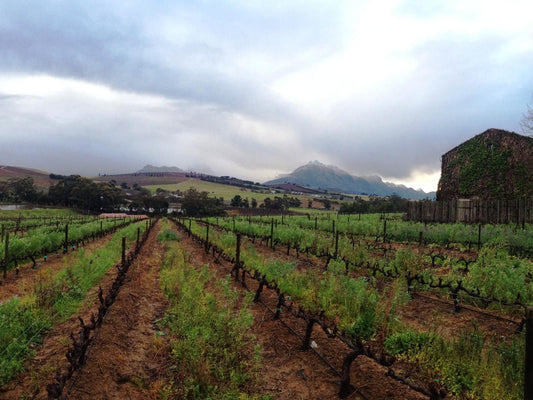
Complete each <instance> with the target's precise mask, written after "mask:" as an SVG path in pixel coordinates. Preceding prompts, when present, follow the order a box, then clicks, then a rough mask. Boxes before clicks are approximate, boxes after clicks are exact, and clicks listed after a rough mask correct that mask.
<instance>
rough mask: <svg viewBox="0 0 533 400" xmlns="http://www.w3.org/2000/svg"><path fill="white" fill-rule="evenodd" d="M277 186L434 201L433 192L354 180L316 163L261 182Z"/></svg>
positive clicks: (375, 179)
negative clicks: (289, 184)
mask: <svg viewBox="0 0 533 400" xmlns="http://www.w3.org/2000/svg"><path fill="white" fill-rule="evenodd" d="M281 183H295V184H298V185H303V186H308V187H312V188H316V189H326V190H330V191H335V192H342V193H353V194H368V195H371V194H375V195H378V196H390V195H391V194H397V195H398V196H401V197H404V198H407V199H425V198H428V197H429V198H433V197H435V193H434V192H430V193H426V192H424V191H422V190H415V189H412V188H409V187H407V186H404V185H396V184H394V183H390V182H384V181H383V180H382V179H381V177H379V176H376V175H375V176H369V177H358V176H353V175H350V174H349V173H348V172H346V171H343V170H342V169H340V168H338V167H335V166H332V165H324V164H322V163H321V162H318V161H311V162H310V163H308V164H306V165H303V166H301V167H298V168H296V169H295V170H294V171H293V172H291V173H290V174H287V175H282V176H280V177H279V178H276V179H273V180H271V181H268V182H265V185H277V184H281Z"/></svg>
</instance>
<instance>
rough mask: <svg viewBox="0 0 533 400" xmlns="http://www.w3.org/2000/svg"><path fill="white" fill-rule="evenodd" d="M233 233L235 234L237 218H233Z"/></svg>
mask: <svg viewBox="0 0 533 400" xmlns="http://www.w3.org/2000/svg"><path fill="white" fill-rule="evenodd" d="M233 233H235V216H233Z"/></svg>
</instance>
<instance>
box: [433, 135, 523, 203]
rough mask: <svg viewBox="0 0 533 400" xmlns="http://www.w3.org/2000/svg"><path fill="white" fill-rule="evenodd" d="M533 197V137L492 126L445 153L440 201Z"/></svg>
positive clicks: (439, 194) (438, 196)
mask: <svg viewBox="0 0 533 400" xmlns="http://www.w3.org/2000/svg"><path fill="white" fill-rule="evenodd" d="M526 197H527V198H531V197H533V138H530V137H527V136H522V135H519V134H517V133H514V132H508V131H504V130H501V129H488V130H486V131H485V132H483V133H481V134H479V135H477V136H474V137H473V138H471V139H469V140H467V141H466V142H464V143H462V144H460V145H459V146H457V147H455V148H453V149H452V150H450V151H449V152H447V153H446V154H444V155H443V156H442V172H441V178H440V181H439V187H438V190H437V200H451V199H458V198H478V199H505V200H512V199H519V198H526Z"/></svg>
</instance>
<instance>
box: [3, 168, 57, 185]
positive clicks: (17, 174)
mask: <svg viewBox="0 0 533 400" xmlns="http://www.w3.org/2000/svg"><path fill="white" fill-rule="evenodd" d="M28 176H29V177H31V178H33V183H34V185H35V186H37V187H43V188H47V187H49V186H50V185H51V184H52V180H51V179H50V173H49V172H45V171H39V170H37V169H31V168H23V167H12V166H9V165H0V181H6V180H8V179H9V178H19V179H20V178H26V177H28Z"/></svg>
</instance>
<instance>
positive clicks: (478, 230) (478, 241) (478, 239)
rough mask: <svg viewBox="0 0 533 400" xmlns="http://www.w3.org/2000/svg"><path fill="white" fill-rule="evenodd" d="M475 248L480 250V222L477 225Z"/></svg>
mask: <svg viewBox="0 0 533 400" xmlns="http://www.w3.org/2000/svg"><path fill="white" fill-rule="evenodd" d="M477 249H478V250H481V224H479V226H478V227H477Z"/></svg>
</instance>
